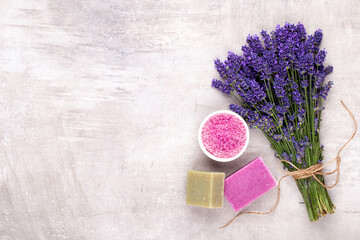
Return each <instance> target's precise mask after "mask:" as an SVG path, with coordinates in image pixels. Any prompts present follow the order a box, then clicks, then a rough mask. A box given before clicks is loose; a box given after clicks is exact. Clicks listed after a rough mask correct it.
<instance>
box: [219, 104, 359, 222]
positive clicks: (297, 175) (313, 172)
mask: <svg viewBox="0 0 360 240" xmlns="http://www.w3.org/2000/svg"><path fill="white" fill-rule="evenodd" d="M341 104H342V105H343V107H344V108H345V109H346V111H347V112H348V113H349V115H350V116H351V118H352V120H353V121H354V125H355V128H354V132H353V134H352V136H351V137H350V138H349V139H348V140H347V141H346V143H345V144H344V145H343V146H342V147H341V148H340V149H339V151H338V152H337V154H336V157H335V158H334V159H333V160H331V161H329V162H328V163H326V164H324V165H323V164H321V163H317V164H314V165H312V166H310V167H308V168H305V169H299V168H298V167H297V166H295V165H294V164H293V163H291V162H289V161H285V160H280V161H281V162H286V163H288V164H290V165H291V166H292V167H294V168H295V169H296V170H295V171H292V172H285V171H283V172H285V173H286V174H285V175H284V176H282V177H281V178H280V179H279V181H278V186H277V190H278V191H277V197H276V203H275V205H274V206H273V207H272V208H271V209H270V210H269V211H267V212H249V211H247V212H241V213H238V214H237V215H236V216H235V217H233V218H232V219H231V220H230V221H228V222H227V223H226V224H225V225H224V226H221V227H220V228H225V227H227V226H229V225H230V224H231V223H232V222H233V221H234V220H235V219H236V218H238V217H239V216H241V215H244V214H257V215H266V214H269V213H271V212H273V211H274V210H275V209H276V208H277V206H278V204H279V200H280V183H281V180H283V179H284V178H287V177H289V176H292V177H293V178H294V179H295V180H299V179H304V178H309V177H313V178H314V179H315V180H316V181H317V182H318V183H320V184H321V186H323V187H324V188H333V187H335V186H336V185H337V184H338V182H339V179H340V163H341V157H340V152H341V151H342V150H343V149H344V148H345V147H346V145H347V144H348V143H349V142H350V141H351V140H352V139H353V138H354V137H355V134H356V131H357V124H356V120H355V118H354V115H353V114H352V112H351V111H350V110H349V108H347V107H346V105H345V104H344V103H343V101H341ZM334 162H336V168H335V169H334V170H333V171H331V172H322V169H323V168H324V167H326V166H328V165H330V164H331V163H334ZM334 173H336V181H335V183H334V184H333V185H330V186H329V185H325V184H324V183H322V182H321V181H320V180H319V178H318V177H317V175H323V176H324V175H331V174H334Z"/></svg>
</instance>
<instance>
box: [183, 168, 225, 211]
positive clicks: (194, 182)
mask: <svg viewBox="0 0 360 240" xmlns="http://www.w3.org/2000/svg"><path fill="white" fill-rule="evenodd" d="M224 178H225V174H224V173H217V172H201V171H189V172H188V178H187V192H186V204H187V205H191V206H197V207H205V208H222V207H223V199H224Z"/></svg>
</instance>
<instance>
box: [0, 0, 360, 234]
mask: <svg viewBox="0 0 360 240" xmlns="http://www.w3.org/2000/svg"><path fill="white" fill-rule="evenodd" d="M359 11H360V4H359V2H358V1H357V0H348V1H341V0H336V1H327V0H321V1H294V0H287V1H280V0H276V1H265V0H260V1H246V0H240V1H235V0H234V1H223V0H207V1H197V2H196V1H183V0H178V1H165V0H163V1H156V0H147V1H132V0H127V1H116V0H109V1H101V0H91V1H90V0H89V1H85V0H63V1H60V0H52V1H51V0H44V1H35V0H24V1H14V0H2V1H0V48H1V51H0V80H1V83H0V103H1V107H0V239H1V240H5V239H7V240H8V239H11V240H12V239H30V240H32V239H155V238H159V239H268V240H272V239H274V240H279V239H327V240H329V239H359V233H360V230H359V229H360V228H359V225H360V158H359V152H360V147H359V144H360V138H359V137H356V138H355V140H354V141H353V142H352V143H351V145H349V146H348V147H347V148H346V149H345V150H344V152H343V154H342V157H343V162H342V165H341V173H342V174H341V180H340V183H339V185H338V186H336V187H335V188H334V189H332V190H330V195H331V197H332V199H333V201H334V203H335V205H336V206H337V209H336V213H335V214H333V215H331V216H326V217H325V218H323V219H321V220H320V221H318V222H316V223H310V222H309V221H308V218H307V213H306V210H305V207H304V205H303V204H301V203H300V202H301V201H302V199H301V196H300V193H299V192H298V190H297V188H296V185H295V183H294V181H293V180H291V179H287V180H285V181H284V183H283V185H282V195H281V200H280V205H279V207H278V208H277V209H276V211H275V212H274V213H272V214H270V215H266V216H243V217H241V218H240V219H238V220H237V221H236V222H235V223H234V224H233V225H231V226H230V227H229V228H227V229H224V230H220V229H218V227H219V226H220V225H221V224H224V223H225V222H226V221H227V220H229V218H231V217H232V216H234V212H233V210H232V209H231V207H230V205H229V204H228V203H227V202H225V207H224V208H223V209H218V210H208V209H201V208H193V207H188V206H185V188H186V175H187V171H188V170H190V169H196V170H214V171H224V172H225V173H226V174H229V173H231V172H233V171H235V170H236V169H237V168H239V167H241V166H242V165H244V164H245V163H247V162H248V161H250V160H252V159H253V158H255V157H257V156H262V157H263V159H264V160H265V162H266V164H267V165H268V167H269V169H270V170H271V172H272V173H273V174H274V176H275V177H276V178H277V179H279V178H280V177H281V175H282V173H281V172H279V171H278V170H277V168H278V167H279V166H280V163H279V162H278V161H277V160H276V159H275V158H274V157H273V152H272V151H271V149H270V146H269V144H268V142H267V140H266V139H265V138H264V137H263V136H262V134H261V133H260V132H259V131H255V130H252V131H251V140H250V143H249V147H248V149H247V151H246V153H245V154H244V155H243V156H242V157H241V158H240V159H238V160H237V161H234V162H231V163H228V164H219V163H215V162H212V161H210V160H209V159H207V158H206V157H205V156H204V154H203V153H202V152H201V150H200V149H199V147H198V145H197V128H198V125H199V124H200V122H201V120H202V119H203V118H204V117H205V116H206V115H207V114H209V113H210V112H212V111H214V110H220V109H226V108H227V105H228V104H229V103H231V101H232V100H231V99H230V98H227V97H225V96H223V95H221V94H220V93H218V92H217V91H216V90H214V89H212V88H211V87H210V84H211V79H212V78H215V77H217V73H216V71H215V68H214V66H213V59H214V58H220V59H224V58H225V57H226V53H227V51H230V50H231V51H235V52H238V53H239V52H240V48H241V46H242V45H243V44H244V43H245V39H246V36H247V35H248V34H249V33H251V34H256V33H259V32H260V31H261V30H262V29H264V30H268V31H271V30H273V29H274V28H275V27H276V25H277V24H281V25H283V24H284V23H285V21H288V22H291V23H297V22H298V21H301V22H302V23H303V24H304V25H305V27H306V28H307V30H308V33H312V32H313V31H314V30H316V29H317V28H322V29H323V32H324V39H323V45H322V46H323V47H326V49H327V51H328V52H329V54H328V57H327V63H328V64H331V65H333V66H334V69H335V70H334V72H333V73H332V74H331V75H330V76H329V80H333V81H334V82H335V86H334V88H333V89H332V91H331V93H330V96H329V99H328V101H327V102H326V110H325V112H324V114H323V122H322V129H321V138H322V139H321V141H322V143H323V144H324V145H325V158H326V160H330V159H332V158H333V157H334V156H335V153H336V152H337V150H338V148H339V146H340V145H341V144H343V143H344V142H345V141H346V139H347V138H348V137H349V136H350V135H351V132H352V128H353V125H352V121H351V119H350V117H349V116H348V115H347V113H346V111H345V110H344V109H343V108H342V106H341V104H340V102H339V101H340V100H341V99H342V100H344V102H345V103H346V104H347V105H348V106H349V107H350V108H351V110H352V111H353V112H354V114H355V116H356V117H357V120H358V121H359V123H360V118H359V113H360V105H359V101H360V95H359V91H360V87H359V86H360V84H359V81H360V79H359V76H360V68H359V64H360V55H359V51H360V45H359V41H360V15H359ZM333 180H334V177H328V178H327V181H328V182H331V181H333ZM275 196H276V190H272V191H271V192H269V193H268V194H266V195H265V196H264V197H261V198H260V199H258V200H257V201H255V202H254V203H253V204H251V205H250V206H249V207H248V208H247V209H249V210H260V211H261V210H267V209H269V208H270V207H271V206H272V205H273V203H274V201H275Z"/></svg>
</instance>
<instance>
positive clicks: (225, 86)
mask: <svg viewBox="0 0 360 240" xmlns="http://www.w3.org/2000/svg"><path fill="white" fill-rule="evenodd" d="M211 86H212V87H214V88H216V89H218V90H219V91H221V92H223V93H225V94H227V95H230V94H231V91H232V88H231V86H230V85H228V84H225V83H223V82H222V81H220V80H217V79H213V80H212V84H211Z"/></svg>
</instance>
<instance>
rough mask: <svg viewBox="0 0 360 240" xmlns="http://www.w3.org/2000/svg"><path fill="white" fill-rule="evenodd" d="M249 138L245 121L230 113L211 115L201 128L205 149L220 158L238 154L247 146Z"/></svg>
mask: <svg viewBox="0 0 360 240" xmlns="http://www.w3.org/2000/svg"><path fill="white" fill-rule="evenodd" d="M247 138H248V136H247V133H246V126H245V123H244V122H243V121H241V120H240V119H239V118H237V117H236V116H234V115H232V114H229V113H219V114H216V115H214V116H212V117H210V118H209V119H208V120H207V121H206V122H205V123H204V125H203V128H202V130H201V140H202V143H203V145H204V147H205V149H206V150H207V151H208V152H209V153H210V154H212V155H213V156H215V157H218V158H231V157H234V156H236V155H237V154H238V153H239V152H240V151H241V150H242V149H243V148H244V147H245V144H246V140H247Z"/></svg>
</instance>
